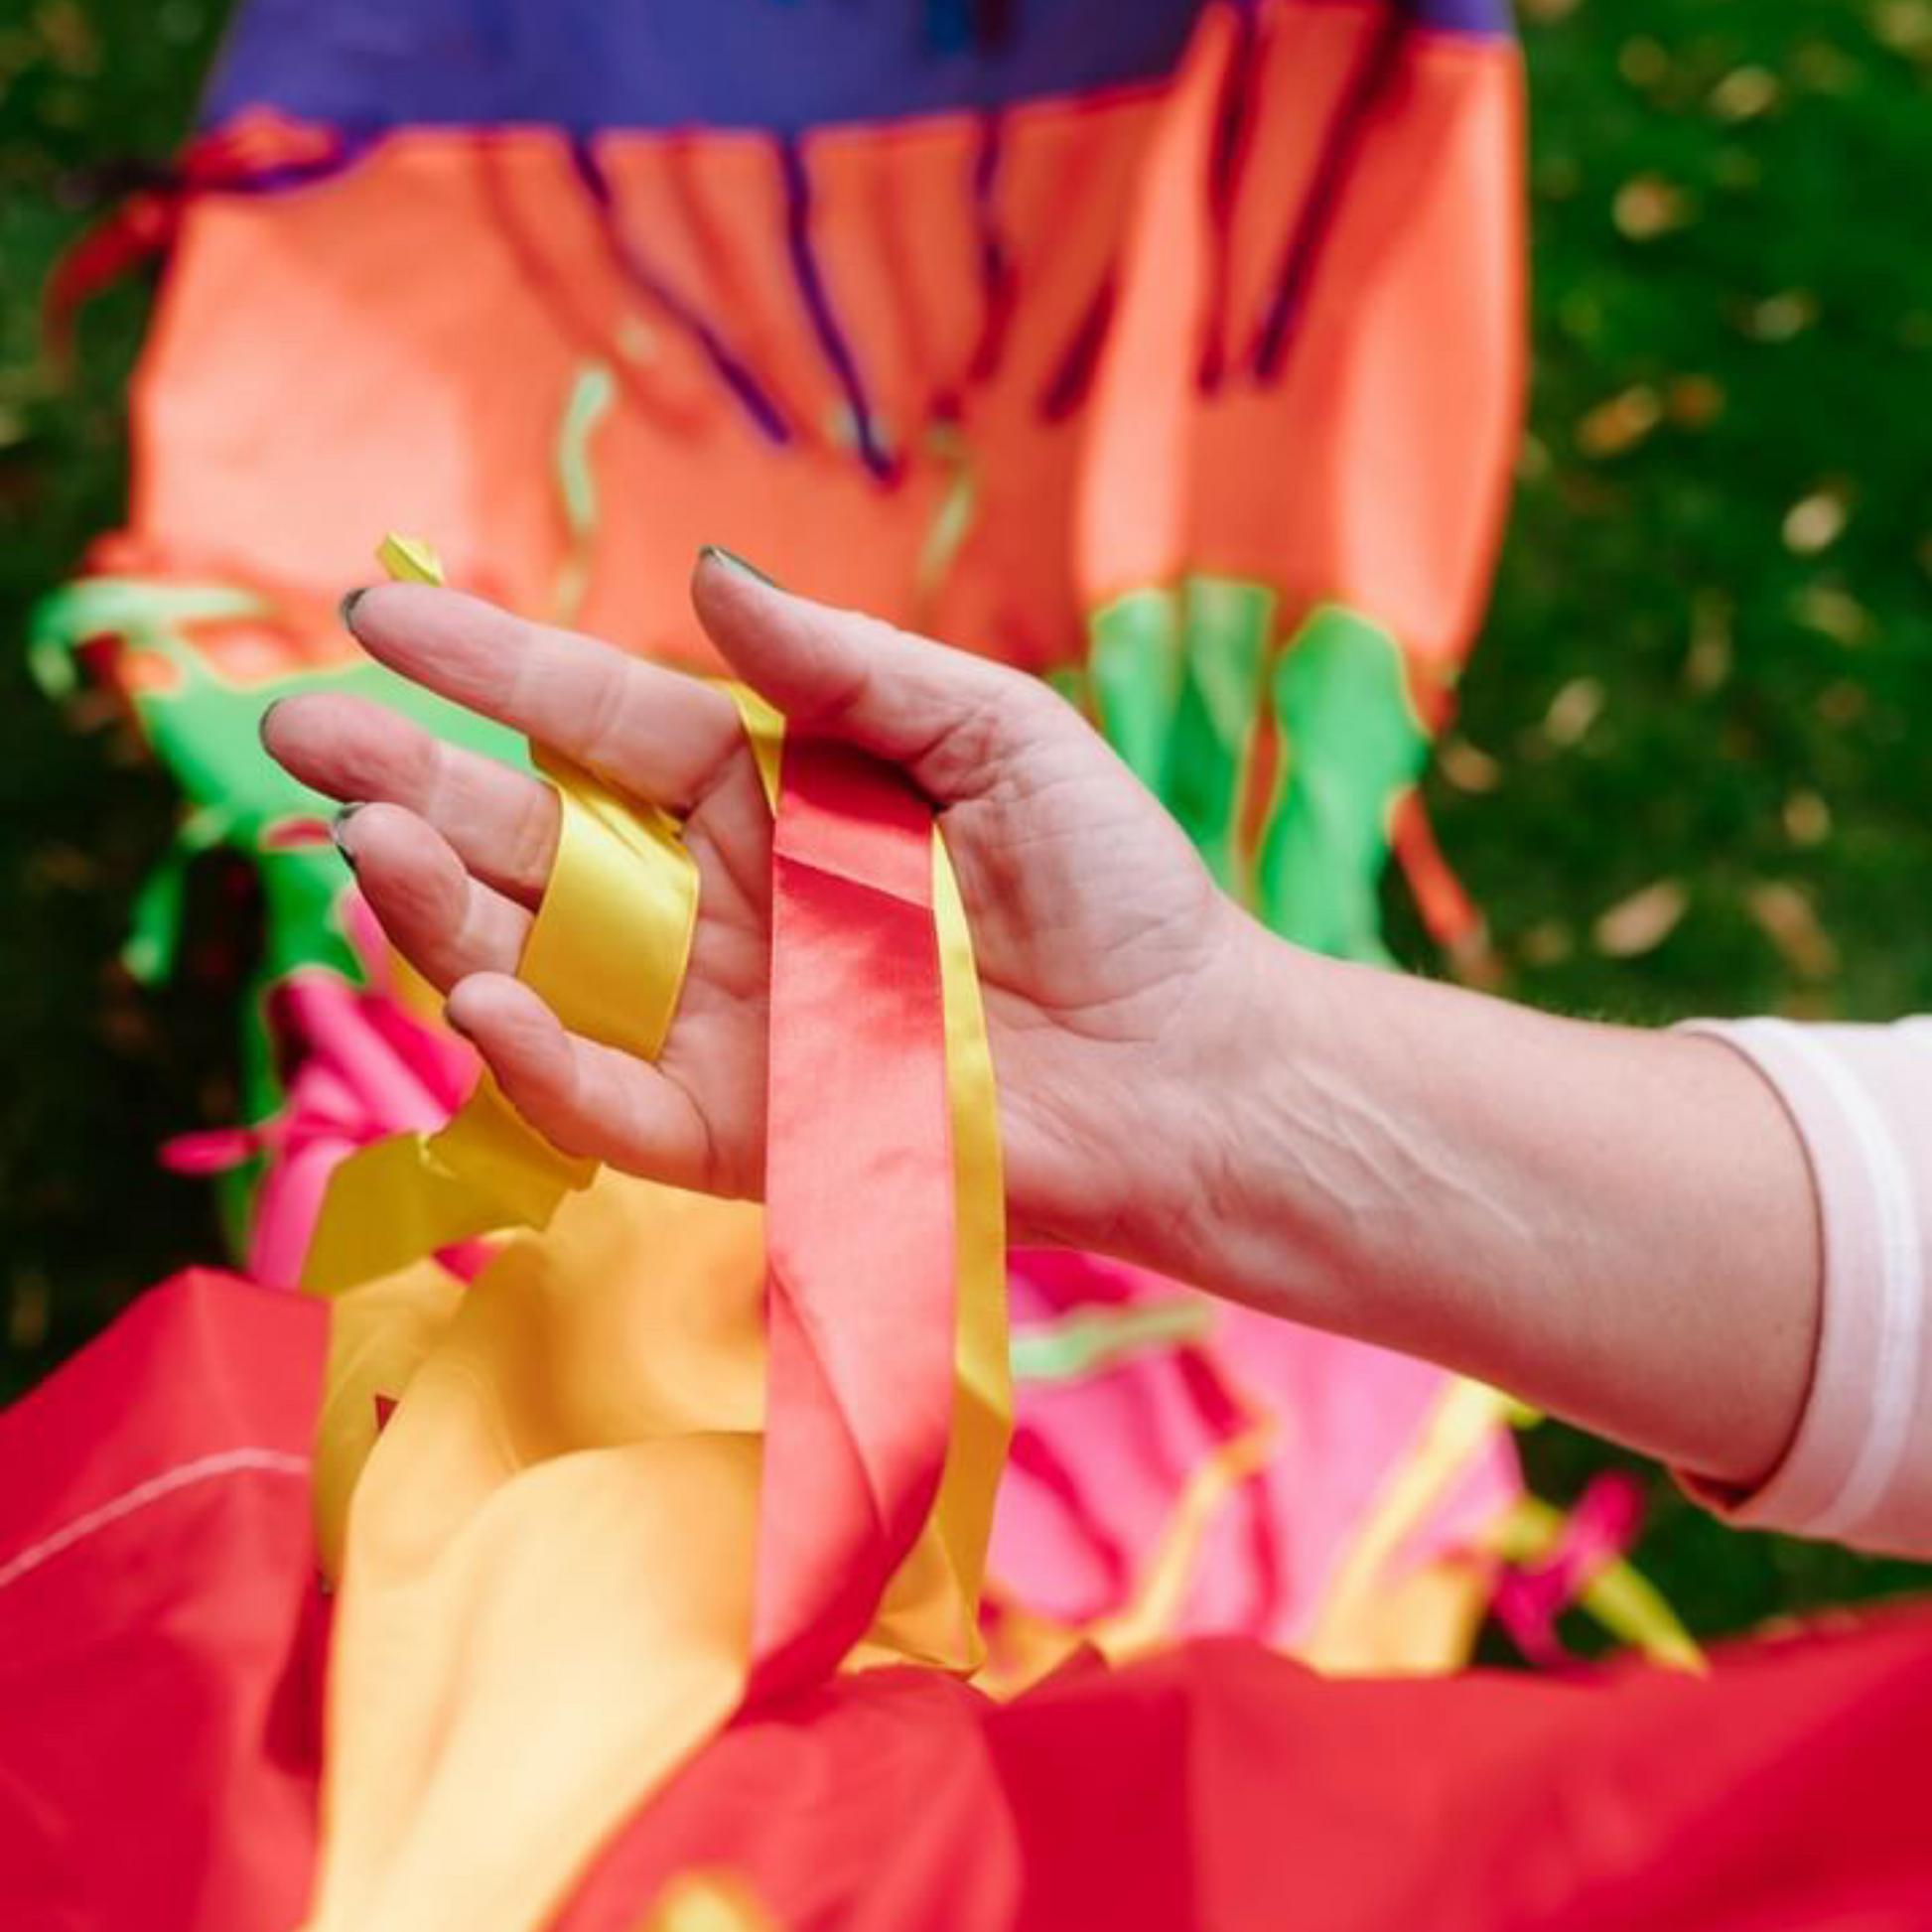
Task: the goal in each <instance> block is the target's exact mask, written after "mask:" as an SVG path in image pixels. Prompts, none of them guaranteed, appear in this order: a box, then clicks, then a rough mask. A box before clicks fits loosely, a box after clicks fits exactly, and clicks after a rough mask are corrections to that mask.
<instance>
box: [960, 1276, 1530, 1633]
mask: <svg viewBox="0 0 1932 1932" xmlns="http://www.w3.org/2000/svg"><path fill="white" fill-rule="evenodd" d="M1009 1287H1010V1294H1011V1307H1012V1313H1013V1321H1014V1327H1015V1332H1016V1335H1019V1336H1021V1337H1023V1338H1024V1337H1025V1336H1026V1335H1028V1334H1030V1333H1035V1332H1037V1331H1038V1330H1040V1329H1041V1328H1044V1327H1049V1326H1051V1325H1052V1324H1053V1323H1054V1322H1056V1321H1061V1320H1064V1319H1066V1318H1067V1317H1069V1316H1076V1315H1078V1314H1079V1313H1080V1312H1081V1311H1097V1310H1109V1311H1126V1310H1135V1309H1139V1310H1146V1309H1149V1308H1159V1307H1167V1308H1172V1307H1173V1305H1174V1304H1175V1303H1176V1302H1177V1301H1182V1300H1184V1301H1185V1302H1187V1303H1189V1304H1193V1305H1195V1306H1196V1307H1197V1309H1198V1311H1199V1314H1200V1316H1201V1322H1200V1326H1199V1330H1198V1332H1197V1333H1195V1334H1194V1335H1193V1336H1192V1337H1191V1338H1189V1339H1186V1340H1179V1341H1175V1342H1173V1343H1168V1344H1162V1345H1157V1346H1153V1347H1147V1348H1142V1349H1138V1350H1132V1351H1129V1352H1128V1353H1126V1354H1124V1355H1123V1356H1121V1357H1120V1358H1119V1359H1116V1360H1113V1361H1111V1362H1108V1363H1106V1364H1104V1365H1096V1366H1095V1367H1093V1368H1092V1369H1091V1370H1089V1371H1087V1372H1085V1373H1082V1374H1079V1375H1076V1376H1072V1377H1069V1378H1067V1379H1064V1380H1055V1381H1035V1380H1025V1379H1023V1380H1022V1381H1021V1383H1020V1386H1019V1389H1018V1401H1017V1404H1016V1414H1015V1431H1014V1444H1013V1456H1012V1460H1011V1461H1010V1463H1009V1465H1008V1468H1007V1473H1006V1477H1005V1479H1004V1480H1003V1481H1002V1483H1001V1485H1000V1498H999V1509H998V1513H997V1515H996V1517H995V1519H994V1527H993V1547H992V1553H991V1560H990V1569H991V1574H992V1576H993V1578H994V1579H995V1581H996V1583H997V1584H998V1585H999V1586H1001V1587H1003V1588H1004V1589H1005V1590H1006V1591H1007V1592H1009V1593H1010V1594H1011V1595H1013V1596H1014V1597H1015V1598H1016V1599H1017V1600H1019V1601H1020V1602H1022V1603H1024V1604H1025V1605H1026V1606H1027V1607H1028V1608H1030V1609H1033V1610H1036V1611H1040V1612H1043V1613H1045V1614H1046V1615H1049V1616H1052V1617H1054V1618H1056V1619H1058V1620H1060V1621H1063V1622H1068V1623H1084V1622H1087V1621H1089V1620H1090V1619H1093V1618H1098V1617H1104V1616H1107V1615H1110V1614H1113V1613H1115V1612H1118V1611H1120V1610H1123V1609H1125V1608H1126V1607H1127V1605H1128V1604H1129V1603H1130V1602H1132V1601H1133V1600H1134V1599H1135V1597H1136V1594H1137V1592H1138V1590H1139V1588H1140V1587H1141V1586H1142V1584H1143V1583H1144V1582H1145V1580H1146V1577H1147V1574H1148V1571H1149V1567H1150V1565H1151V1564H1152V1562H1153V1560H1154V1557H1155V1553H1156V1551H1157V1549H1158V1548H1159V1546H1160V1545H1161V1543H1162V1540H1163V1538H1164V1536H1165V1535H1166V1534H1167V1532H1168V1531H1169V1529H1170V1528H1171V1526H1172V1524H1173V1520H1174V1512H1175V1510H1176V1507H1177V1506H1178V1504H1179V1501H1180V1498H1181V1495H1182V1492H1183V1491H1184V1489H1185V1487H1186V1484H1187V1480H1188V1478H1189V1477H1190V1476H1191V1475H1192V1474H1193V1473H1194V1471H1195V1470H1196V1469H1197V1468H1198V1467H1199V1466H1200V1465H1201V1463H1202V1461H1203V1460H1204V1459H1205V1458H1206V1457H1207V1456H1208V1455H1210V1454H1211V1453H1212V1452H1213V1451H1214V1449H1217V1448H1218V1447H1219V1446H1220V1445H1221V1444H1223V1443H1225V1442H1227V1441H1228V1440H1229V1439H1230V1438H1232V1437H1236V1436H1239V1435H1241V1434H1242V1433H1243V1432H1244V1431H1245V1430H1246V1429H1248V1428H1249V1427H1251V1426H1252V1424H1253V1423H1254V1422H1255V1421H1256V1420H1258V1419H1261V1418H1263V1417H1267V1418H1272V1419H1273V1421H1274V1423H1275V1426H1276V1429H1277V1431H1278V1436H1277V1440H1276V1442H1275V1444H1274V1446H1273V1452H1272V1453H1271V1454H1270V1455H1269V1457H1268V1460H1267V1462H1266V1464H1265V1465H1264V1466H1263V1467H1262V1468H1260V1469H1259V1470H1257V1471H1256V1472H1255V1473H1254V1474H1253V1475H1251V1476H1249V1477H1248V1478H1246V1479H1245V1480H1244V1481H1243V1482H1242V1483H1241V1485H1240V1489H1239V1491H1238V1493H1237V1494H1236V1495H1235V1496H1233V1497H1232V1498H1230V1499H1229V1501H1228V1503H1227V1505H1226V1506H1225V1507H1224V1508H1222V1509H1220V1510H1219V1511H1218V1512H1216V1514H1215V1516H1214V1518H1213V1520H1212V1521H1211V1523H1210V1524H1209V1525H1208V1527H1207V1531H1206V1534H1205V1535H1204V1537H1203V1538H1202V1541H1201V1543H1200V1545H1199V1547H1198V1549H1197V1550H1196V1552H1195V1554H1194V1560H1193V1562H1192V1563H1191V1565H1190V1566H1189V1581H1188V1584H1187V1587H1186V1591H1185V1595H1184V1598H1183V1600H1182V1602H1181V1603H1180V1605H1179V1606H1178V1614H1177V1617H1176V1620H1175V1629H1176V1631H1177V1632H1178V1633H1184V1634H1186V1635H1190V1636H1202V1635H1224V1634H1241V1635H1247V1636H1255V1637H1260V1638H1262V1639H1263V1640H1264V1641H1267V1642H1270V1643H1277V1644H1282V1645H1286V1646H1293V1645H1295V1644H1296V1643H1298V1642H1301V1641H1303V1640H1305V1639H1306V1638H1308V1637H1309V1636H1310V1635H1311V1631H1312V1628H1313V1626H1314V1624H1315V1622H1316V1619H1317V1618H1318V1616H1319V1614H1320V1612H1321V1609H1322V1607H1323V1605H1324V1604H1325V1602H1326V1601H1327V1598H1328V1593H1329V1590H1330V1588H1331V1587H1332V1585H1333V1583H1334V1580H1335V1576H1336V1573H1337V1572H1338V1570H1339V1568H1340V1566H1341V1565H1342V1563H1343V1562H1344V1560H1345V1559H1346V1558H1347V1556H1348V1554H1349V1552H1350V1550H1351V1548H1352V1547H1353V1544H1354V1542H1355V1540H1356V1538H1357V1537H1358V1536H1359V1534H1360V1532H1361V1528H1362V1525H1363V1523H1364V1522H1365V1521H1366V1520H1367V1519H1368V1517H1369V1516H1371V1515H1372V1514H1373V1512H1374V1510H1375V1507H1376V1504H1377V1501H1378V1499H1379V1498H1380V1496H1381V1495H1382V1494H1383V1493H1384V1491H1385V1490H1386V1489H1387V1487H1388V1485H1389V1484H1390V1483H1391V1481H1392V1480H1393V1479H1394V1478H1395V1476H1396V1473H1397V1472H1398V1471H1399V1470H1400V1469H1401V1468H1403V1467H1404V1466H1405V1464H1406V1463H1407V1462H1408V1460H1409V1458H1410V1456H1411V1455H1412V1454H1413V1453H1414V1452H1415V1451H1416V1449H1418V1447H1419V1445H1420V1444H1421V1442H1422V1440H1423V1438H1424V1436H1425V1434H1426V1432H1427V1429H1428V1425H1429V1422H1430V1419H1431V1418H1432V1417H1433V1415H1434V1414H1435V1412H1436V1410H1437V1407H1438V1406H1439V1405H1440V1403H1441V1402H1442V1400H1443V1398H1444V1396H1445V1394H1446V1393H1447V1392H1448V1390H1449V1386H1450V1383H1451V1379H1452V1378H1451V1377H1449V1375H1448V1374H1447V1373H1446V1372H1445V1371H1443V1370H1442V1369H1439V1368H1435V1367H1432V1366H1430V1365H1429V1364H1428V1363H1425V1362H1419V1361H1415V1360H1412V1359H1410V1358H1409V1357H1407V1356H1403V1355H1395V1354H1391V1353H1389V1352H1388V1351H1387V1350H1384V1349H1379V1348H1371V1347H1369V1346H1368V1345H1367V1344H1366V1343H1363V1342H1356V1341H1348V1340H1345V1339H1343V1338H1341V1337H1339V1336H1335V1335H1327V1334H1321V1333H1318V1332H1317V1331H1316V1330H1314V1329H1311V1328H1304V1327H1302V1326H1300V1325H1299V1324H1297V1323H1295V1322H1291V1321H1282V1320H1279V1319H1277V1318H1275V1317H1274V1316H1271V1315H1266V1314H1261V1313H1258V1312H1257V1311H1254V1310H1251V1309H1244V1308H1239V1307H1237V1306H1235V1305H1234V1304H1232V1303H1225V1302H1208V1301H1205V1300H1204V1299H1200V1298H1196V1297H1195V1295H1194V1293H1193V1291H1192V1290H1189V1289H1185V1288H1182V1287H1181V1286H1180V1285H1179V1284H1177V1283H1175V1282H1172V1281H1168V1280H1165V1279H1164V1278H1162V1277H1161V1276H1158V1275H1153V1274H1150V1273H1148V1272H1147V1271H1146V1270H1145V1269H1139V1268H1130V1267H1128V1266H1127V1265H1126V1264H1125V1263H1122V1262H1116V1261H1109V1260H1105V1259H1103V1258H1101V1257H1099V1256H1097V1255H1080V1254H1069V1253H1063V1252H1052V1253H1047V1252H1041V1251H1019V1252H1016V1253H1015V1254H1014V1255H1013V1256H1012V1257H1011V1264H1010V1270H1009ZM1521 1495H1522V1476H1521V1472H1520V1469H1519V1466H1518V1464H1517V1460H1516V1448H1515V1444H1514V1442H1513V1441H1512V1440H1511V1437H1510V1432H1509V1431H1508V1430H1507V1429H1506V1428H1504V1427H1502V1426H1500V1425H1498V1426H1497V1427H1496V1428H1495V1429H1494V1430H1492V1431H1491V1432H1490V1434H1489V1436H1488V1437H1487V1439H1486V1440H1485V1442H1484V1443H1483V1445H1482V1446H1481V1448H1480V1449H1478V1450H1477V1451H1476V1452H1475V1453H1474V1454H1473V1455H1471V1456H1470V1457H1469V1458H1468V1460H1467V1461H1466V1462H1465V1463H1464V1464H1463V1466H1462V1467H1461V1468H1460V1469H1459V1470H1458V1471H1457V1472H1456V1473H1455V1474H1454V1475H1453V1476H1451V1478H1450V1479H1449V1481H1448V1483H1447V1484H1446V1485H1445V1487H1444V1489H1443V1491H1442V1493H1441V1494H1439V1495H1437V1496H1435V1497H1433V1498H1432V1499H1431V1500H1430V1502H1429V1505H1428V1507H1427V1508H1426V1509H1425V1511H1424V1512H1423V1515H1422V1518H1421V1520H1420V1521H1419V1522H1418V1524H1417V1525H1416V1527H1415V1529H1414V1531H1413V1532H1412V1533H1411V1534H1410V1535H1409V1536H1408V1537H1407V1538H1406V1539H1405V1540H1404V1541H1403V1542H1402V1544H1401V1545H1400V1546H1399V1547H1398V1548H1397V1549H1396V1550H1395V1551H1394V1552H1393V1553H1392V1555H1391V1558H1390V1562H1389V1565H1388V1569H1387V1571H1386V1572H1385V1580H1386V1581H1388V1582H1390V1583H1396V1582H1400V1581H1401V1580H1402V1579H1403V1578H1405V1577H1406V1576H1408V1575H1409V1574H1411V1573H1412V1572H1413V1571H1415V1570H1417V1569H1420V1568H1422V1567H1423V1566H1425V1565H1427V1564H1429V1563H1430V1562H1432V1561H1434V1560H1436V1559H1438V1558H1441V1557H1443V1556H1446V1555H1452V1554H1458V1555H1466V1554H1467V1553H1468V1552H1469V1551H1470V1550H1472V1549H1476V1548H1479V1547H1480V1546H1481V1544H1482V1541H1483V1539H1484V1537H1485V1536H1486V1535H1487V1533H1488V1532H1489V1531H1490V1530H1491V1529H1492V1528H1493V1527H1494V1525H1495V1522H1496V1520H1497V1518H1498V1517H1500V1516H1501V1515H1503V1514H1504V1513H1505V1512H1506V1511H1507V1510H1508V1509H1509V1508H1510V1506H1511V1505H1512V1504H1513V1503H1515V1502H1516V1501H1517V1499H1518V1498H1519V1497H1520V1496H1521Z"/></svg>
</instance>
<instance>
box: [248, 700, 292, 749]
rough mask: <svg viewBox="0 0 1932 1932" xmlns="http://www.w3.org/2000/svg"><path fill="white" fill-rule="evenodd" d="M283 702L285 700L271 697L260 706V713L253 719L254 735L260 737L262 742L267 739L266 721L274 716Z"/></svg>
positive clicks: (265, 741)
mask: <svg viewBox="0 0 1932 1932" xmlns="http://www.w3.org/2000/svg"><path fill="white" fill-rule="evenodd" d="M284 702H285V700H284V699H281V698H271V699H270V700H269V702H268V703H267V704H265V705H264V706H263V707H262V715H261V716H260V717H259V718H258V719H256V720H255V736H256V737H257V738H259V739H261V740H262V742H263V743H264V744H266V743H267V741H268V721H269V720H270V719H271V718H273V717H274V716H275V714H276V712H277V711H278V710H279V709H280V708H281V707H282V705H283V703H284Z"/></svg>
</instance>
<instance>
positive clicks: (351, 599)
mask: <svg viewBox="0 0 1932 1932" xmlns="http://www.w3.org/2000/svg"><path fill="white" fill-rule="evenodd" d="M368 594H369V587H368V586H367V585H366V584H360V585H358V586H357V587H356V588H355V589H354V590H352V591H345V592H344V593H343V601H342V602H341V603H340V604H339V605H337V607H336V613H337V615H338V616H339V617H340V618H341V619H342V621H343V628H344V629H345V630H346V631H347V632H348V634H349V635H350V636H351V637H352V636H354V635H355V607H356V606H357V605H358V604H360V603H361V601H362V600H363V599H364V598H365V597H367V596H368Z"/></svg>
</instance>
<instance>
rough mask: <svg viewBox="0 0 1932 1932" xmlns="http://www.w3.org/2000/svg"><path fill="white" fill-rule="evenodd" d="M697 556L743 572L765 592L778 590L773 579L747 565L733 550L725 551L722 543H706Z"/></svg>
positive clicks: (778, 586)
mask: <svg viewBox="0 0 1932 1932" xmlns="http://www.w3.org/2000/svg"><path fill="white" fill-rule="evenodd" d="M698 555H699V556H700V557H702V558H705V559H706V560H708V561H709V562H712V563H719V564H724V565H725V566H726V567H727V568H728V569H731V570H737V571H743V572H744V574H745V575H746V576H747V577H751V578H755V579H756V580H757V581H758V582H759V583H760V584H762V585H764V587H765V588H766V589H767V590H773V591H775V590H778V589H780V588H781V586H780V585H779V583H778V580H777V579H776V578H775V577H767V576H766V575H765V574H764V572H763V571H761V570H760V569H759V567H758V565H757V564H748V563H747V562H746V561H745V559H744V558H743V557H741V556H740V555H739V554H738V552H737V551H735V550H727V549H726V548H725V546H724V545H723V544H722V543H707V544H706V545H705V546H704V548H703V549H702V550H700V551H699V552H698Z"/></svg>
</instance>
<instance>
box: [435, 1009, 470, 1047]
mask: <svg viewBox="0 0 1932 1932" xmlns="http://www.w3.org/2000/svg"><path fill="white" fill-rule="evenodd" d="M443 1024H444V1025H445V1026H446V1027H448V1028H449V1030H450V1031H451V1033H453V1034H461V1035H463V1037H464V1038H465V1039H467V1040H469V1041H470V1042H471V1044H472V1045H475V1044H476V1039H477V1036H476V1035H475V1034H473V1033H472V1032H471V1031H470V1029H469V1028H468V1027H466V1026H465V1025H464V1024H463V1022H462V1021H461V1020H459V1019H458V1018H457V1017H456V1015H455V1014H454V1013H452V1012H451V1011H450V1009H449V1008H448V1007H447V1006H446V1007H445V1008H444V1009H443Z"/></svg>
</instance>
